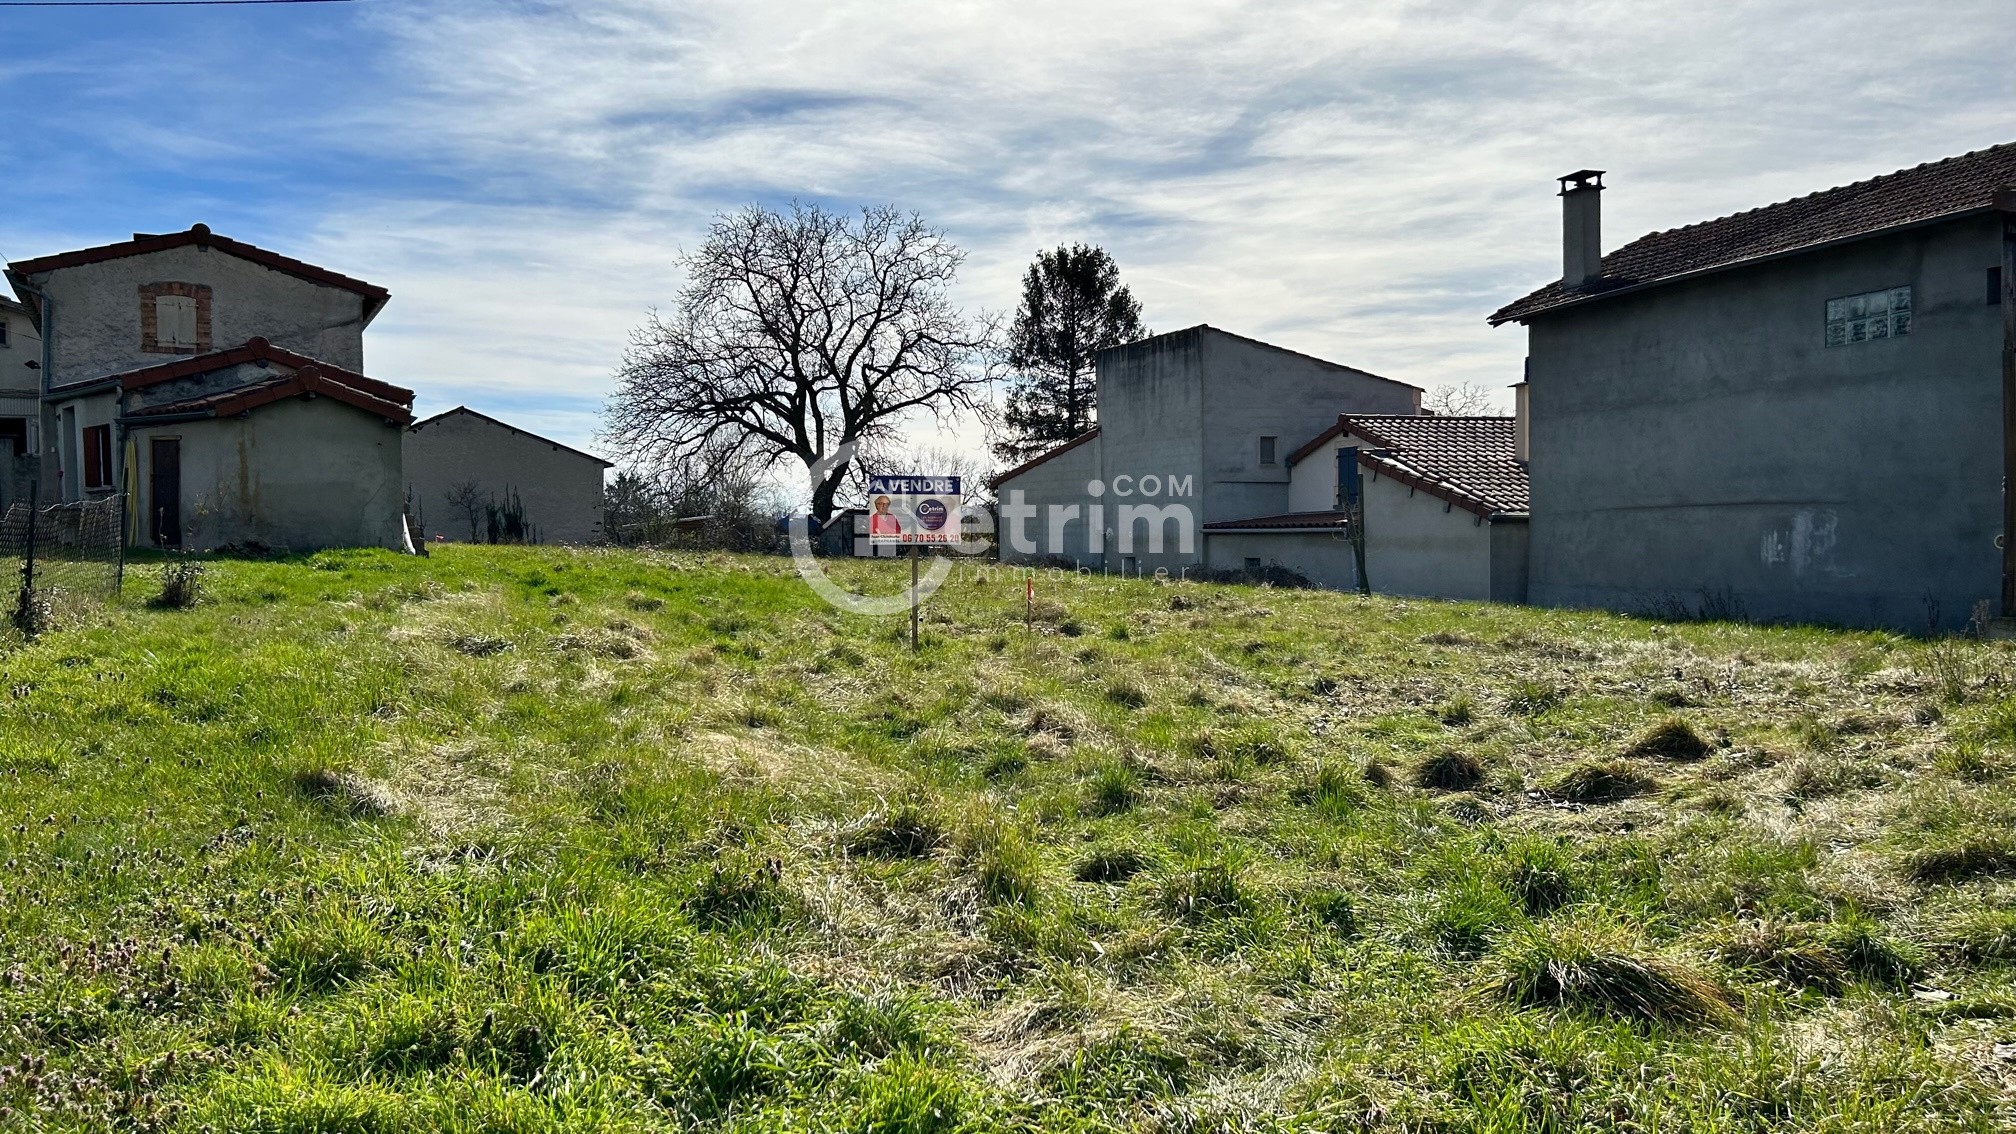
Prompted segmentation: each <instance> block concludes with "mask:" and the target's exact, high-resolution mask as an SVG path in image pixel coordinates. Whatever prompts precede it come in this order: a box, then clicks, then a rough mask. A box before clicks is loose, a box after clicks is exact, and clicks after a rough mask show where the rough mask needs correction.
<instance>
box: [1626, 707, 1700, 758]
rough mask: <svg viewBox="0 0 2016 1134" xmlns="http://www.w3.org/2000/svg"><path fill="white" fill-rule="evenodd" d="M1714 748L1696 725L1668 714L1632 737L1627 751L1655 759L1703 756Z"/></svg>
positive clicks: (1628, 753) (1628, 754)
mask: <svg viewBox="0 0 2016 1134" xmlns="http://www.w3.org/2000/svg"><path fill="white" fill-rule="evenodd" d="M1712 751H1714V749H1713V747H1712V746H1711V745H1710V744H1709V743H1708V742H1707V741H1705V740H1703V739H1701V737H1700V734H1698V733H1696V732H1695V731H1694V726H1693V725H1690V724H1688V723H1687V722H1686V721H1684V720H1682V719H1680V718H1679V717H1668V718H1666V719H1665V720H1663V721H1661V722H1659V723H1658V724H1657V725H1654V726H1653V727H1652V728H1651V730H1649V731H1648V732H1646V733H1645V734H1644V735H1643V736H1640V737H1639V738H1638V739H1636V740H1634V741H1632V742H1631V745H1630V747H1628V748H1626V749H1625V750H1624V755H1626V756H1636V757H1640V758H1650V759H1655V760H1701V759H1705V758H1706V757H1707V756H1708V754H1709V753H1710V752H1712Z"/></svg>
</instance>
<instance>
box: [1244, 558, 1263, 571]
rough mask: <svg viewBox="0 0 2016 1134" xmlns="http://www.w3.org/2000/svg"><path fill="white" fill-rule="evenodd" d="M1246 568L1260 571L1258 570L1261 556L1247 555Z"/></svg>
mask: <svg viewBox="0 0 2016 1134" xmlns="http://www.w3.org/2000/svg"><path fill="white" fill-rule="evenodd" d="M1246 569H1247V570H1248V571H1258V570H1259V569H1260V557H1259V556H1257V555H1249V556H1247V557H1246Z"/></svg>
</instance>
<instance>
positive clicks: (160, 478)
mask: <svg viewBox="0 0 2016 1134" xmlns="http://www.w3.org/2000/svg"><path fill="white" fill-rule="evenodd" d="M7 278H8V280H9V281H10V282H11V283H12V284H13V286H14V290H15V292H16V293H17V294H18V295H20V296H21V297H22V298H23V299H25V300H26V301H27V308H28V311H27V314H28V316H29V318H30V319H31V321H32V322H33V324H34V327H35V329H36V330H37V331H38V332H39V334H40V335H41V337H42V346H43V352H44V357H45V359H46V362H45V364H44V365H43V366H42V367H41V368H40V369H39V371H38V379H39V381H38V383H37V388H38V393H39V397H38V398H37V399H36V401H35V403H34V405H35V408H34V410H33V412H34V413H35V415H36V418H37V420H36V421H35V422H34V423H33V425H34V429H33V430H32V432H31V437H32V438H33V440H32V442H31V447H32V448H33V449H34V450H35V457H34V458H33V464H34V468H35V475H36V478H37V479H39V481H40V485H41V493H42V497H43V499H44V500H57V501H66V502H68V501H80V500H90V499H96V498H105V497H111V496H113V495H114V494H117V493H121V492H123V493H126V494H127V495H128V497H129V500H130V508H129V511H128V516H129V525H128V529H127V538H128V539H129V540H131V541H132V542H134V543H138V544H153V545H157V546H162V547H170V548H196V549H201V548H214V547H222V546H226V545H241V546H242V545H254V544H257V545H262V546H265V547H270V548H276V549H292V550H307V549H311V548H317V547H330V546H380V547H394V548H396V547H401V546H403V545H404V542H405V538H406V533H405V527H404V521H403V518H402V511H401V507H402V503H403V478H402V477H401V475H400V438H401V435H402V432H403V430H404V427H405V426H406V425H407V424H408V423H410V422H411V421H412V412H411V407H412V404H413V392H412V391H411V390H406V389H402V388H400V387H397V386H393V385H391V384H389V383H385V382H380V381H378V380H376V379H374V378H370V377H367V376H366V375H364V374H363V373H361V369H362V367H363V364H364V337H363V336H364V329H365V327H367V326H369V325H370V322H371V320H372V318H373V317H374V316H375V315H376V314H377V313H378V311H379V310H380V309H381V308H382V307H383V306H384V304H385V302H386V300H387V298H388V295H387V293H386V291H385V289H383V288H381V287H378V286H376V285H373V284H369V283H365V282H364V281H362V280H358V279H353V278H351V277H349V276H345V275H341V274H339V273H336V272H332V271H329V270H328V269H326V268H320V267H316V266H315V265H312V264H307V263H303V262H302V261H299V260H295V259H292V258H290V257H287V256H282V255H279V254H278V253H274V252H270V251H267V250H266V249H263V248H258V247H255V246H253V245H250V244H245V243H243V242H241V241H236V240H232V239H230V238H228V237H224V236H218V235H215V234H213V233H211V231H210V230H209V229H208V228H207V227H205V226H203V225H196V226H194V227H193V228H191V229H189V230H188V231H186V232H176V233H167V234H161V235H145V234H142V235H136V236H134V237H133V239H131V240H127V241H121V242H119V243H116V244H107V245H101V246H99V247H95V248H85V249H80V250H77V251H74V252H64V253H59V254H56V255H52V256H43V257H38V258H35V259H32V260H18V261H15V262H13V263H11V264H9V265H8V268H7ZM10 322H11V318H10ZM0 381H4V378H0ZM10 402H11V403H13V404H17V405H18V404H21V400H20V399H18V398H14V399H10ZM10 428H11V427H10Z"/></svg>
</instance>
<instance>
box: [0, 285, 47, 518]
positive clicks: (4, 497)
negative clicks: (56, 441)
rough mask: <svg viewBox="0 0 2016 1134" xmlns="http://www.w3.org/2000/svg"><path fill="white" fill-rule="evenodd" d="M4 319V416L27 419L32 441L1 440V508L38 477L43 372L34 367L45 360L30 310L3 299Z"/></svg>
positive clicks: (0, 410) (0, 411)
mask: <svg viewBox="0 0 2016 1134" xmlns="http://www.w3.org/2000/svg"><path fill="white" fill-rule="evenodd" d="M0 322H5V323H6V324H7V342H6V345H4V346H0V417H4V418H19V419H22V420H23V421H25V422H26V423H27V432H28V444H27V446H26V447H24V448H22V449H20V450H19V451H13V446H11V445H8V444H7V443H5V442H0V450H4V451H0V512H4V511H5V510H6V508H7V506H8V505H9V504H12V503H13V502H14V501H16V500H25V499H27V498H28V491H29V487H30V485H31V484H33V482H34V479H35V473H36V468H35V459H34V448H35V446H36V445H38V444H39V443H40V439H41V433H42V429H41V415H42V411H41V400H40V399H41V393H42V372H41V371H40V370H37V369H34V368H33V367H30V366H29V365H28V363H30V362H33V363H35V364H36V365H37V366H39V365H41V362H42V337H41V336H40V335H38V334H37V333H36V331H35V324H34V323H33V322H32V321H30V320H29V318H28V310H27V309H26V308H24V307H21V306H18V305H16V304H14V303H12V302H11V301H8V300H5V299H0Z"/></svg>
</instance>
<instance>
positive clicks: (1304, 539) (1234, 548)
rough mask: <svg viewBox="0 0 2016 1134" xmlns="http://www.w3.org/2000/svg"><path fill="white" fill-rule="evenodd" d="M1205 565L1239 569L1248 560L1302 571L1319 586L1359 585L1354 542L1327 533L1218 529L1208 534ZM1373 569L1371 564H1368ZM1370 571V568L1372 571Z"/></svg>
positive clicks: (1341, 588) (1343, 588) (1348, 587)
mask: <svg viewBox="0 0 2016 1134" xmlns="http://www.w3.org/2000/svg"><path fill="white" fill-rule="evenodd" d="M1205 550H1206V552H1207V556H1206V559H1205V565H1206V566H1208V567H1209V568H1211V569H1212V570H1214V571H1237V570H1240V569H1241V568H1243V567H1245V566H1246V565H1247V564H1246V560H1247V559H1249V558H1250V559H1258V560H1259V561H1260V563H1261V565H1262V566H1280V567H1286V568H1288V569H1290V570H1293V571H1299V572H1301V573H1302V574H1303V575H1305V576H1307V577H1308V579H1309V581H1310V582H1312V583H1315V584H1316V585H1317V586H1319V587H1328V588H1330V589H1331V590H1338V591H1348V590H1353V589H1355V588H1356V587H1357V586H1358V569H1357V565H1356V559H1355V557H1354V554H1353V552H1352V548H1351V541H1350V540H1348V539H1345V538H1343V537H1342V536H1341V535H1332V534H1329V533H1326V532H1273V533H1266V532H1214V533H1212V534H1211V535H1209V536H1207V537H1205ZM1367 567H1368V569H1369V567H1370V564H1369V563H1368V564H1367ZM1368 573H1369V570H1368Z"/></svg>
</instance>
